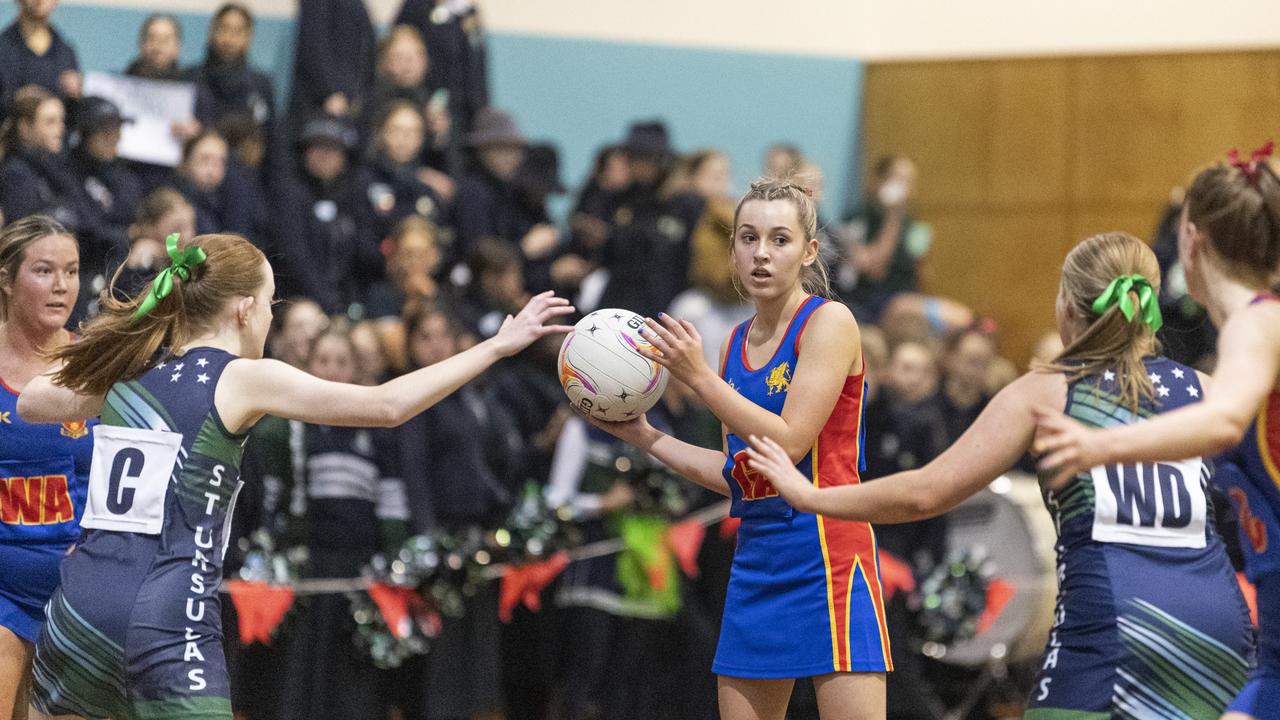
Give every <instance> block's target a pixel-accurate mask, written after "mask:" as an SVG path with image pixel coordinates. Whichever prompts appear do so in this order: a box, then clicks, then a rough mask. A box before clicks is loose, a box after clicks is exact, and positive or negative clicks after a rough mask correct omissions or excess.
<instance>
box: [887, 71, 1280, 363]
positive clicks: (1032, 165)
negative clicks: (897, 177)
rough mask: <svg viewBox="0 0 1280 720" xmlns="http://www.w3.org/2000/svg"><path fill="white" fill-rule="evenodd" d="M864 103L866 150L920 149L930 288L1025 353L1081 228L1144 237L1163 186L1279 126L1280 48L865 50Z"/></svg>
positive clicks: (1048, 325)
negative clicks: (912, 54)
mask: <svg viewBox="0 0 1280 720" xmlns="http://www.w3.org/2000/svg"><path fill="white" fill-rule="evenodd" d="M863 106H864V113H863V122H864V132H863V140H864V143H865V147H864V155H865V157H866V158H868V159H870V158H874V157H876V156H878V155H880V154H881V153H886V152H903V153H906V154H908V155H910V156H912V157H913V158H915V159H916V160H917V161H918V162H919V165H920V184H919V202H918V203H917V205H918V215H919V216H920V218H921V219H922V220H925V221H927V222H929V223H932V224H933V227H934V230H935V238H936V241H935V244H934V247H933V249H932V251H931V254H930V257H929V272H928V273H927V280H926V285H927V287H928V289H929V290H930V291H932V292H936V293H940V294H944V295H949V296H952V297H955V298H958V299H960V300H962V301H964V302H967V303H969V304H971V305H972V306H973V307H974V308H976V309H977V310H978V311H979V312H981V313H984V314H988V315H991V316H992V317H994V318H996V319H997V320H998V321H999V322H1000V324H1001V327H1002V330H1003V331H1004V332H1003V333H1002V335H1003V337H1004V340H1005V343H1006V345H1005V348H1004V349H1005V350H1006V351H1007V352H1008V353H1009V354H1010V355H1009V356H1010V357H1012V358H1014V359H1017V360H1019V361H1021V360H1023V359H1025V358H1026V357H1027V356H1028V353H1029V349H1030V346H1031V344H1032V343H1033V342H1034V340H1035V338H1036V337H1037V336H1038V335H1039V334H1040V333H1041V332H1043V331H1045V330H1050V329H1052V328H1053V327H1054V324H1053V323H1054V319H1053V303H1054V295H1055V292H1056V289H1057V283H1058V275H1059V271H1060V270H1061V267H1062V258H1063V257H1064V256H1065V255H1066V253H1067V251H1068V250H1070V248H1071V247H1072V246H1073V245H1074V244H1075V243H1076V242H1077V241H1079V240H1081V239H1083V238H1085V237H1087V236H1089V235H1091V234H1093V233H1097V232H1102V231H1107V230H1126V231H1128V232H1131V233H1133V234H1135V235H1137V236H1138V237H1141V238H1144V239H1150V237H1151V235H1152V233H1153V231H1154V229H1155V224H1156V222H1157V219H1158V215H1159V213H1160V211H1161V210H1162V209H1163V208H1164V206H1165V204H1166V203H1167V202H1168V198H1169V196H1170V190H1171V189H1172V188H1174V187H1175V186H1178V185H1180V184H1185V183H1186V182H1187V181H1188V180H1189V178H1190V175H1192V174H1194V172H1195V171H1196V170H1197V169H1198V168H1199V167H1200V166H1202V165H1203V164H1205V163H1207V162H1209V161H1211V160H1213V159H1215V158H1220V157H1222V155H1223V154H1224V153H1225V151H1226V150H1227V149H1228V148H1230V147H1232V146H1240V147H1241V148H1250V149H1251V148H1253V147H1256V146H1258V145H1261V144H1262V142H1263V141H1265V140H1266V139H1268V138H1271V137H1277V136H1278V135H1280V51H1275V50H1272V51H1258V52H1222V53H1201V54H1177V55H1135V56H1110V57H1078V58H1056V59H1009V60H991V61H964V62H948V63H939V62H904V63H885V64H871V65H869V66H868V68H867V75H866V92H865V94H864V97H863Z"/></svg>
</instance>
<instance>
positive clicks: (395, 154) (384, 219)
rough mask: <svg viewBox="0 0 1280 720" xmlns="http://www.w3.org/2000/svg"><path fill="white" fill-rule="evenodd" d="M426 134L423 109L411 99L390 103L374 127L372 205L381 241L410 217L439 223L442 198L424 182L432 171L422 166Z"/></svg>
mask: <svg viewBox="0 0 1280 720" xmlns="http://www.w3.org/2000/svg"><path fill="white" fill-rule="evenodd" d="M425 133H426V119H425V118H424V117H423V116H422V110H420V109H419V108H418V106H417V105H414V104H413V103H411V102H409V101H408V100H395V101H392V102H391V103H390V104H388V105H387V107H386V108H385V110H384V113H383V115H382V117H380V118H379V119H378V121H377V123H376V124H375V126H374V135H373V138H372V141H373V153H372V159H371V161H370V163H369V174H370V179H371V181H372V184H370V185H369V204H370V206H371V209H372V211H373V217H374V227H373V232H374V234H375V235H376V236H377V237H378V238H379V239H381V238H385V237H387V235H389V234H390V233H391V230H392V228H394V227H395V226H396V225H397V224H398V223H399V222H400V221H401V220H404V219H405V218H407V217H409V216H411V215H417V216H419V217H422V218H424V219H426V220H429V221H431V222H432V223H433V224H435V225H437V226H438V225H439V224H440V221H441V219H442V217H443V212H442V210H443V209H442V208H441V206H440V198H439V196H438V195H436V193H435V191H434V190H432V189H431V187H430V186H428V185H427V183H426V182H424V180H425V179H426V178H425V177H424V176H425V175H426V174H427V173H428V172H429V170H428V169H427V168H426V167H424V166H423V165H422V164H421V156H422V142H423V140H424V139H425Z"/></svg>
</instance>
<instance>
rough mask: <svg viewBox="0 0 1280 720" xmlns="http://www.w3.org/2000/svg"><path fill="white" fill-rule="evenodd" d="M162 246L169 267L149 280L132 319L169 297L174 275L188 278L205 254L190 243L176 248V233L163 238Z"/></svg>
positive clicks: (203, 259) (152, 308)
mask: <svg viewBox="0 0 1280 720" xmlns="http://www.w3.org/2000/svg"><path fill="white" fill-rule="evenodd" d="M164 246H165V249H166V250H167V251H168V252H169V267H167V268H165V269H163V270H161V271H160V274H159V275H156V279H155V280H152V281H151V288H150V289H149V290H147V295H146V297H144V298H142V304H140V305H138V309H137V310H136V311H134V313H133V319H134V320H137V319H138V318H140V317H142V316H144V315H146V314H147V313H149V312H151V311H152V310H154V309H155V308H156V305H157V304H158V303H159V302H160V301H161V300H163V299H165V298H167V297H169V294H170V293H172V292H173V276H174V275H177V276H178V277H180V278H182V279H183V280H188V279H190V277H191V268H193V267H195V266H196V265H199V264H201V263H203V262H204V261H205V257H206V255H205V252H204V249H203V248H200V247H197V246H195V245H192V246H191V247H188V248H187V249H186V250H182V251H179V250H178V233H173V234H172V235H170V236H169V237H167V238H165V239H164Z"/></svg>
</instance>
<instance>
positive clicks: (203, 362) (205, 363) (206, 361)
mask: <svg viewBox="0 0 1280 720" xmlns="http://www.w3.org/2000/svg"><path fill="white" fill-rule="evenodd" d="M208 364H209V361H208V360H205V359H204V358H200V359H199V360H197V361H196V365H199V366H200V367H204V366H205V365H208Z"/></svg>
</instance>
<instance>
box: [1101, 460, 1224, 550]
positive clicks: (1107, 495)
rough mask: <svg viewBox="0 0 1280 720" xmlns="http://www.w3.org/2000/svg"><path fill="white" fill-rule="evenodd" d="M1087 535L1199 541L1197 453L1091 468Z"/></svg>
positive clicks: (1201, 496) (1146, 541) (1142, 541)
mask: <svg viewBox="0 0 1280 720" xmlns="http://www.w3.org/2000/svg"><path fill="white" fill-rule="evenodd" d="M1090 472H1091V474H1092V475H1093V490H1094V496H1095V506H1094V514H1093V539H1094V540H1096V541H1098V542H1112V543H1130V544H1134V545H1151V546H1156V547H1173V548H1203V547H1204V546H1205V515H1206V513H1207V510H1208V501H1207V500H1206V498H1205V490H1204V483H1203V482H1202V477H1203V476H1204V473H1205V467H1204V462H1203V461H1202V460H1201V459H1200V458H1192V459H1190V460H1182V461H1179V462H1161V463H1136V464H1134V463H1130V464H1120V465H1105V466H1099V467H1095V468H1093V470H1091V471H1090Z"/></svg>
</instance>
